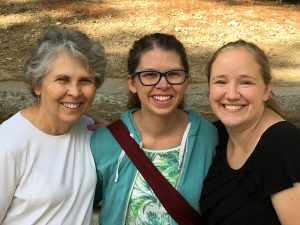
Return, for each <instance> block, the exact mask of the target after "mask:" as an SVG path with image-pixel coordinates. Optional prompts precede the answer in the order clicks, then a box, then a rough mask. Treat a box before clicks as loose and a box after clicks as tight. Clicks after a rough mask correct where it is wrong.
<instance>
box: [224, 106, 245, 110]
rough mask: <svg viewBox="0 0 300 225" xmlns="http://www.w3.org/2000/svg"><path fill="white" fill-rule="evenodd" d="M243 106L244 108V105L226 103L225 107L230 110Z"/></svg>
mask: <svg viewBox="0 0 300 225" xmlns="http://www.w3.org/2000/svg"><path fill="white" fill-rule="evenodd" d="M241 108H242V106H240V105H225V109H228V110H239V109H241Z"/></svg>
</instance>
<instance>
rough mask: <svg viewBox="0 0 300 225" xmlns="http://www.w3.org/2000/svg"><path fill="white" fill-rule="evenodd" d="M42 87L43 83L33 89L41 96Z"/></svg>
mask: <svg viewBox="0 0 300 225" xmlns="http://www.w3.org/2000/svg"><path fill="white" fill-rule="evenodd" d="M41 89H42V88H41V85H36V86H35V87H34V88H33V90H34V92H35V94H36V95H37V96H40V95H41V92H42V90H41Z"/></svg>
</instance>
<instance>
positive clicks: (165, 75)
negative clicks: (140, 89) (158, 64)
mask: <svg viewBox="0 0 300 225" xmlns="http://www.w3.org/2000/svg"><path fill="white" fill-rule="evenodd" d="M173 71H183V72H185V77H184V80H183V81H182V82H181V83H170V82H169V80H168V78H167V74H168V73H170V72H173ZM145 72H155V73H159V75H160V77H159V79H158V81H157V82H156V83H155V84H144V83H143V82H142V80H141V77H140V75H141V74H142V73H145ZM136 76H137V77H138V78H139V81H140V82H141V84H142V85H144V86H155V85H157V84H158V83H159V82H160V80H161V78H162V77H165V79H166V81H167V82H168V84H170V85H180V84H183V83H184V82H185V81H186V79H187V78H188V76H189V74H188V71H187V70H186V69H171V70H167V71H165V72H160V71H158V70H143V71H139V72H135V73H134V74H133V76H132V77H133V78H134V77H136Z"/></svg>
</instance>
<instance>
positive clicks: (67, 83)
mask: <svg viewBox="0 0 300 225" xmlns="http://www.w3.org/2000/svg"><path fill="white" fill-rule="evenodd" d="M51 68H52V69H51V71H50V72H49V73H48V74H46V75H45V77H44V79H43V81H42V84H41V85H40V86H38V87H36V88H35V89H34V90H35V92H36V94H37V95H39V96H40V103H39V114H38V116H41V118H43V123H44V125H45V126H46V127H47V126H49V127H53V126H57V129H58V130H59V129H60V128H59V127H63V128H64V127H65V128H67V129H68V128H69V127H70V126H71V124H72V123H74V122H75V121H76V120H78V119H79V117H80V116H81V115H83V114H84V113H85V112H86V111H87V109H88V107H89V106H90V105H91V103H92V101H93V98H94V95H95V91H96V85H95V77H94V76H93V75H91V74H90V73H89V71H88V70H87V69H86V67H85V66H84V64H83V63H82V62H81V61H79V60H77V59H75V58H74V57H73V56H71V55H70V53H68V52H67V51H63V52H61V53H60V54H58V55H57V56H55V58H54V59H53V62H52V63H51ZM55 129H56V128H55V127H54V130H55Z"/></svg>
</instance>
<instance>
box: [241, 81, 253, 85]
mask: <svg viewBox="0 0 300 225" xmlns="http://www.w3.org/2000/svg"><path fill="white" fill-rule="evenodd" d="M240 84H241V85H244V86H249V85H252V84H253V82H252V81H251V80H241V81H240Z"/></svg>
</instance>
